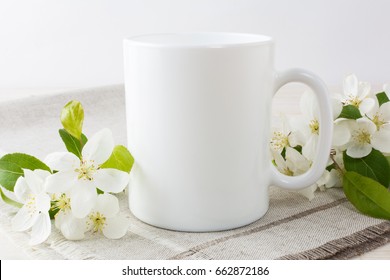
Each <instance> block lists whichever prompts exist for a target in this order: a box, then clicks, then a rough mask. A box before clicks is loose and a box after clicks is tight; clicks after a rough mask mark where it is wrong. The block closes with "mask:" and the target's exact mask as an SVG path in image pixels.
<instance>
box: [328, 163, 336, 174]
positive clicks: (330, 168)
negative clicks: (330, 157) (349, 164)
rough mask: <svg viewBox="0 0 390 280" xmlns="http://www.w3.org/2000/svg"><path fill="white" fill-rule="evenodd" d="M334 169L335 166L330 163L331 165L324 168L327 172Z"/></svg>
mask: <svg viewBox="0 0 390 280" xmlns="http://www.w3.org/2000/svg"><path fill="white" fill-rule="evenodd" d="M335 168H336V164H334V163H332V164H331V165H329V166H327V167H326V170H328V171H329V172H330V171H331V170H332V169H335Z"/></svg>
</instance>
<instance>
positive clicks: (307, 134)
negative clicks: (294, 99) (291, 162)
mask: <svg viewBox="0 0 390 280" xmlns="http://www.w3.org/2000/svg"><path fill="white" fill-rule="evenodd" d="M300 108H301V112H302V116H301V117H298V118H297V119H296V120H295V122H293V125H294V131H298V132H300V133H301V134H302V138H303V139H305V143H304V144H303V147H302V154H303V155H304V156H305V157H306V158H307V159H309V160H313V159H314V158H315V154H316V147H317V142H318V136H319V132H320V123H319V107H318V103H317V100H316V98H315V96H314V94H313V93H312V92H311V91H306V92H305V93H304V94H303V95H302V97H301V99H300Z"/></svg>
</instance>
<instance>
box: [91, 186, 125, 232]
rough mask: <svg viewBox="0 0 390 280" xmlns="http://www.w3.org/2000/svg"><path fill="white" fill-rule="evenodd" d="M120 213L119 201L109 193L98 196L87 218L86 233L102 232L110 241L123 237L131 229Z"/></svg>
mask: <svg viewBox="0 0 390 280" xmlns="http://www.w3.org/2000/svg"><path fill="white" fill-rule="evenodd" d="M118 213H119V202H118V199H117V198H116V197H115V196H113V195H111V194H108V193H105V194H101V195H99V196H98V198H97V201H96V205H95V207H94V208H93V209H92V211H91V213H90V214H89V215H88V216H87V218H86V223H85V224H86V231H92V232H101V233H103V235H104V236H105V237H107V238H110V239H118V238H121V237H123V236H124V235H125V234H126V232H127V229H128V228H129V222H128V220H127V219H126V218H124V217H117V215H118Z"/></svg>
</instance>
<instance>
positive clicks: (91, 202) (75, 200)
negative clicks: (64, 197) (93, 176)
mask: <svg viewBox="0 0 390 280" xmlns="http://www.w3.org/2000/svg"><path fill="white" fill-rule="evenodd" d="M96 199H97V193H96V188H95V187H94V185H93V184H91V183H90V182H82V181H79V182H78V183H77V184H76V185H75V186H74V187H73V188H72V190H71V191H70V207H71V209H72V213H73V215H74V216H75V217H76V218H79V219H82V218H84V217H86V216H87V215H88V214H89V213H90V212H91V210H92V208H93V207H94V206H95V203H96Z"/></svg>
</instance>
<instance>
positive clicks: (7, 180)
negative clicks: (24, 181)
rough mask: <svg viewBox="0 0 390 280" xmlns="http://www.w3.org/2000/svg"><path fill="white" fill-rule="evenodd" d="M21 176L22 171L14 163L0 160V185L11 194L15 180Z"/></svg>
mask: <svg viewBox="0 0 390 280" xmlns="http://www.w3.org/2000/svg"><path fill="white" fill-rule="evenodd" d="M20 176H23V170H22V169H21V168H20V167H19V166H18V165H16V164H15V163H12V162H8V161H4V160H0V185H2V186H3V187H4V188H6V189H7V190H9V191H11V192H13V191H14V187H15V183H16V180H18V178H19V177H20Z"/></svg>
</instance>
